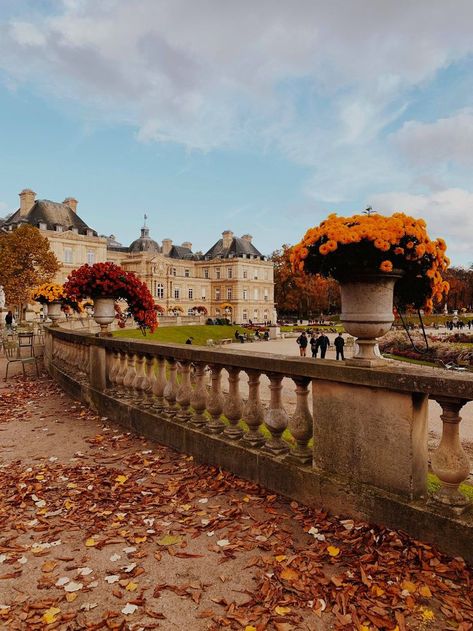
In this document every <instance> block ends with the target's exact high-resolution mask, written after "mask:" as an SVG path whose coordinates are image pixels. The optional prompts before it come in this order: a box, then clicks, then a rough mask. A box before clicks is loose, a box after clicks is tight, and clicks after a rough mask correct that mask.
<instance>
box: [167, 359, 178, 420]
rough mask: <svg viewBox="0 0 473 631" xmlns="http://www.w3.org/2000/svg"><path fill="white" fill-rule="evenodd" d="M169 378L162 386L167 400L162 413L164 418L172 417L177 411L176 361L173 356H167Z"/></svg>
mask: <svg viewBox="0 0 473 631" xmlns="http://www.w3.org/2000/svg"><path fill="white" fill-rule="evenodd" d="M167 362H168V365H169V379H168V381H167V383H166V386H165V388H164V398H165V399H166V401H167V404H168V405H167V408H166V409H165V412H164V415H165V416H166V418H169V419H172V418H173V417H174V416H175V415H176V414H177V412H178V410H177V406H176V394H177V362H176V360H175V359H174V358H172V357H169V358H168V360H167Z"/></svg>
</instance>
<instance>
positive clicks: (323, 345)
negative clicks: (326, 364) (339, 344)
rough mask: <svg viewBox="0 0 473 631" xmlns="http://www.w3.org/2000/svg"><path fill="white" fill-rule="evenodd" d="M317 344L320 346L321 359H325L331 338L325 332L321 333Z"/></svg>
mask: <svg viewBox="0 0 473 631" xmlns="http://www.w3.org/2000/svg"><path fill="white" fill-rule="evenodd" d="M317 344H318V346H319V348H320V359H325V353H326V352H327V348H328V347H329V346H330V340H329V339H328V337H327V336H326V335H325V333H321V334H320V336H319V339H318V340H317Z"/></svg>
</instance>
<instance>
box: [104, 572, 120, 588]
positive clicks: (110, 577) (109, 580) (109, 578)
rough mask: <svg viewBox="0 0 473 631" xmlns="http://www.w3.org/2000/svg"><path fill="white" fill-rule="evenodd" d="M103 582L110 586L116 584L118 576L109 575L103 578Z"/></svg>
mask: <svg viewBox="0 0 473 631" xmlns="http://www.w3.org/2000/svg"><path fill="white" fill-rule="evenodd" d="M105 580H106V581H107V583H109V585H111V584H112V583H116V582H117V581H119V580H120V577H119V575H118V574H109V575H108V576H106V577H105Z"/></svg>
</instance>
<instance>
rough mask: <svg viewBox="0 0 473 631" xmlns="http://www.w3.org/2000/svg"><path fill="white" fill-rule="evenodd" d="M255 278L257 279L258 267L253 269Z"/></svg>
mask: <svg viewBox="0 0 473 631" xmlns="http://www.w3.org/2000/svg"><path fill="white" fill-rule="evenodd" d="M255 280H258V268H256V269H255Z"/></svg>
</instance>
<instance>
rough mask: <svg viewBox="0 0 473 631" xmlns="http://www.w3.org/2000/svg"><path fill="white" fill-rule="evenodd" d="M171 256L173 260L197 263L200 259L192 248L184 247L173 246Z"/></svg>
mask: <svg viewBox="0 0 473 631" xmlns="http://www.w3.org/2000/svg"><path fill="white" fill-rule="evenodd" d="M169 256H170V258H172V259H187V260H190V261H195V260H197V259H198V258H199V257H198V256H196V255H195V254H194V253H193V252H192V250H191V249H190V248H186V247H184V246H182V245H173V246H172V248H171V251H170V252H169Z"/></svg>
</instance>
